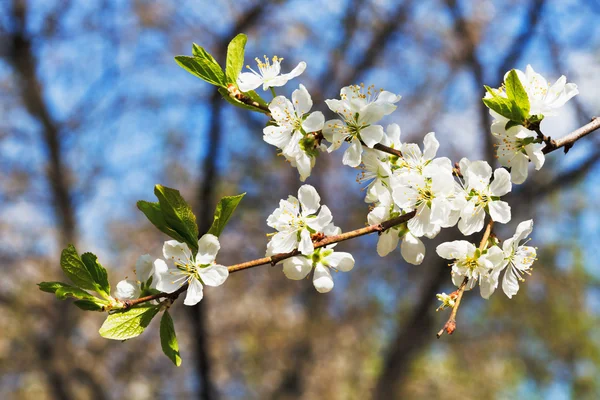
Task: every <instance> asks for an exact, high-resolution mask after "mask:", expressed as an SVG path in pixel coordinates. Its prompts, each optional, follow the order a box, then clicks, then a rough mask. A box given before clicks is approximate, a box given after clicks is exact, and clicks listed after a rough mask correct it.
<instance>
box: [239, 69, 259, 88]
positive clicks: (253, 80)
mask: <svg viewBox="0 0 600 400" xmlns="http://www.w3.org/2000/svg"><path fill="white" fill-rule="evenodd" d="M262 83H263V79H262V77H261V76H260V75H257V74H255V73H253V72H242V73H241V74H240V75H239V76H238V79H237V84H238V87H239V88H240V90H241V91H242V92H249V91H250V90H254V89H256V88H257V87H259V86H260V85H261V84H262Z"/></svg>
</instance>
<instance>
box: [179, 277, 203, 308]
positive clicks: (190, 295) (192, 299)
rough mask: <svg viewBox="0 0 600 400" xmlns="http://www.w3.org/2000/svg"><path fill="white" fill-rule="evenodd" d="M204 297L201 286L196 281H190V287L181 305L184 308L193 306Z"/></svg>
mask: <svg viewBox="0 0 600 400" xmlns="http://www.w3.org/2000/svg"><path fill="white" fill-rule="evenodd" d="M202 297H204V292H203V288H202V284H201V283H200V281H199V280H198V279H190V286H188V289H187V293H186V295H185V300H184V301H183V304H185V305H186V306H195V305H196V304H198V303H199V302H200V300H202Z"/></svg>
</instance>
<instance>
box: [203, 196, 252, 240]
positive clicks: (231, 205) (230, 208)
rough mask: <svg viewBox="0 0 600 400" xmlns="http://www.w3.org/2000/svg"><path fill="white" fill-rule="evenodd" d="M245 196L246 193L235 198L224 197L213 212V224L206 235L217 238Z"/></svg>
mask: <svg viewBox="0 0 600 400" xmlns="http://www.w3.org/2000/svg"><path fill="white" fill-rule="evenodd" d="M245 195H246V193H242V194H238V195H237V196H225V197H223V198H222V199H221V200H220V201H219V204H217V209H216V210H215V216H214V219H213V223H212V225H211V227H210V229H209V231H208V233H212V234H213V235H215V236H219V235H220V234H221V232H223V229H224V228H225V225H227V222H228V221H229V218H231V215H232V214H233V212H234V211H235V209H236V208H237V206H238V204H240V201H242V198H243V197H244V196H245Z"/></svg>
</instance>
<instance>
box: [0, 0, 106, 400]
mask: <svg viewBox="0 0 600 400" xmlns="http://www.w3.org/2000/svg"><path fill="white" fill-rule="evenodd" d="M13 22H14V24H15V26H14V31H13V32H12V34H11V37H10V39H9V43H10V51H9V53H8V58H9V60H8V61H9V62H10V64H11V65H12V66H13V68H14V72H15V74H16V76H17V81H18V88H19V91H20V95H21V99H22V101H23V105H24V106H25V108H26V109H27V111H28V112H29V114H30V115H31V116H32V117H33V118H35V119H36V120H37V121H38V122H39V123H40V125H41V129H42V136H43V143H44V146H45V150H46V153H47V156H48V167H47V172H46V173H47V179H48V184H49V186H50V189H51V194H52V206H53V208H54V215H55V218H56V221H57V223H58V232H57V234H58V245H59V247H60V248H64V247H66V245H67V244H69V243H75V242H76V232H77V225H76V218H75V210H74V206H73V202H72V199H71V194H70V191H71V190H70V187H69V181H68V178H67V177H68V171H67V168H66V167H65V164H64V160H63V158H64V157H63V151H62V147H61V138H60V128H59V125H58V123H57V122H56V121H55V120H54V119H53V118H52V116H51V114H50V112H49V109H48V105H47V104H46V102H45V101H44V96H43V87H42V84H41V82H40V81H39V80H38V78H37V60H36V57H35V55H34V51H33V49H32V41H31V38H30V37H29V36H28V34H27V32H26V26H27V3H26V2H25V1H19V0H15V1H13ZM53 307H55V310H54V312H53V313H52V315H53V316H52V317H50V318H49V322H48V327H49V332H45V333H44V334H43V336H41V337H39V338H36V339H35V340H36V343H37V350H38V353H39V354H38V355H39V361H40V364H41V366H42V371H43V372H44V374H45V375H46V378H47V381H48V385H49V387H50V390H51V392H52V395H53V397H54V398H56V399H73V398H75V396H74V394H73V391H72V387H71V386H70V384H69V383H70V374H71V369H73V367H72V366H71V365H70V363H71V362H72V358H71V357H70V356H69V352H70V348H69V337H70V328H71V327H73V326H75V324H76V318H75V316H74V315H73V313H72V308H73V307H72V306H71V304H68V303H66V302H60V303H57V304H56V305H53ZM58 316H60V317H58ZM78 375H79V376H83V377H85V379H83V381H85V382H86V384H88V386H90V387H93V388H94V390H92V392H93V394H92V397H93V398H96V399H104V398H105V397H106V396H105V395H104V392H103V391H102V389H101V386H100V385H98V384H97V383H96V382H95V379H94V377H93V376H92V375H91V373H89V371H85V370H83V369H81V368H78Z"/></svg>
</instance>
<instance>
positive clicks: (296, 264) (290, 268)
mask: <svg viewBox="0 0 600 400" xmlns="http://www.w3.org/2000/svg"><path fill="white" fill-rule="evenodd" d="M311 270H312V264H311V262H310V260H309V259H307V258H306V257H292V258H288V259H287V260H284V261H283V273H284V274H285V276H286V277H287V278H288V279H292V280H295V281H299V280H300V279H304V278H305V277H306V275H308V273H309V272H310V271H311Z"/></svg>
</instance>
